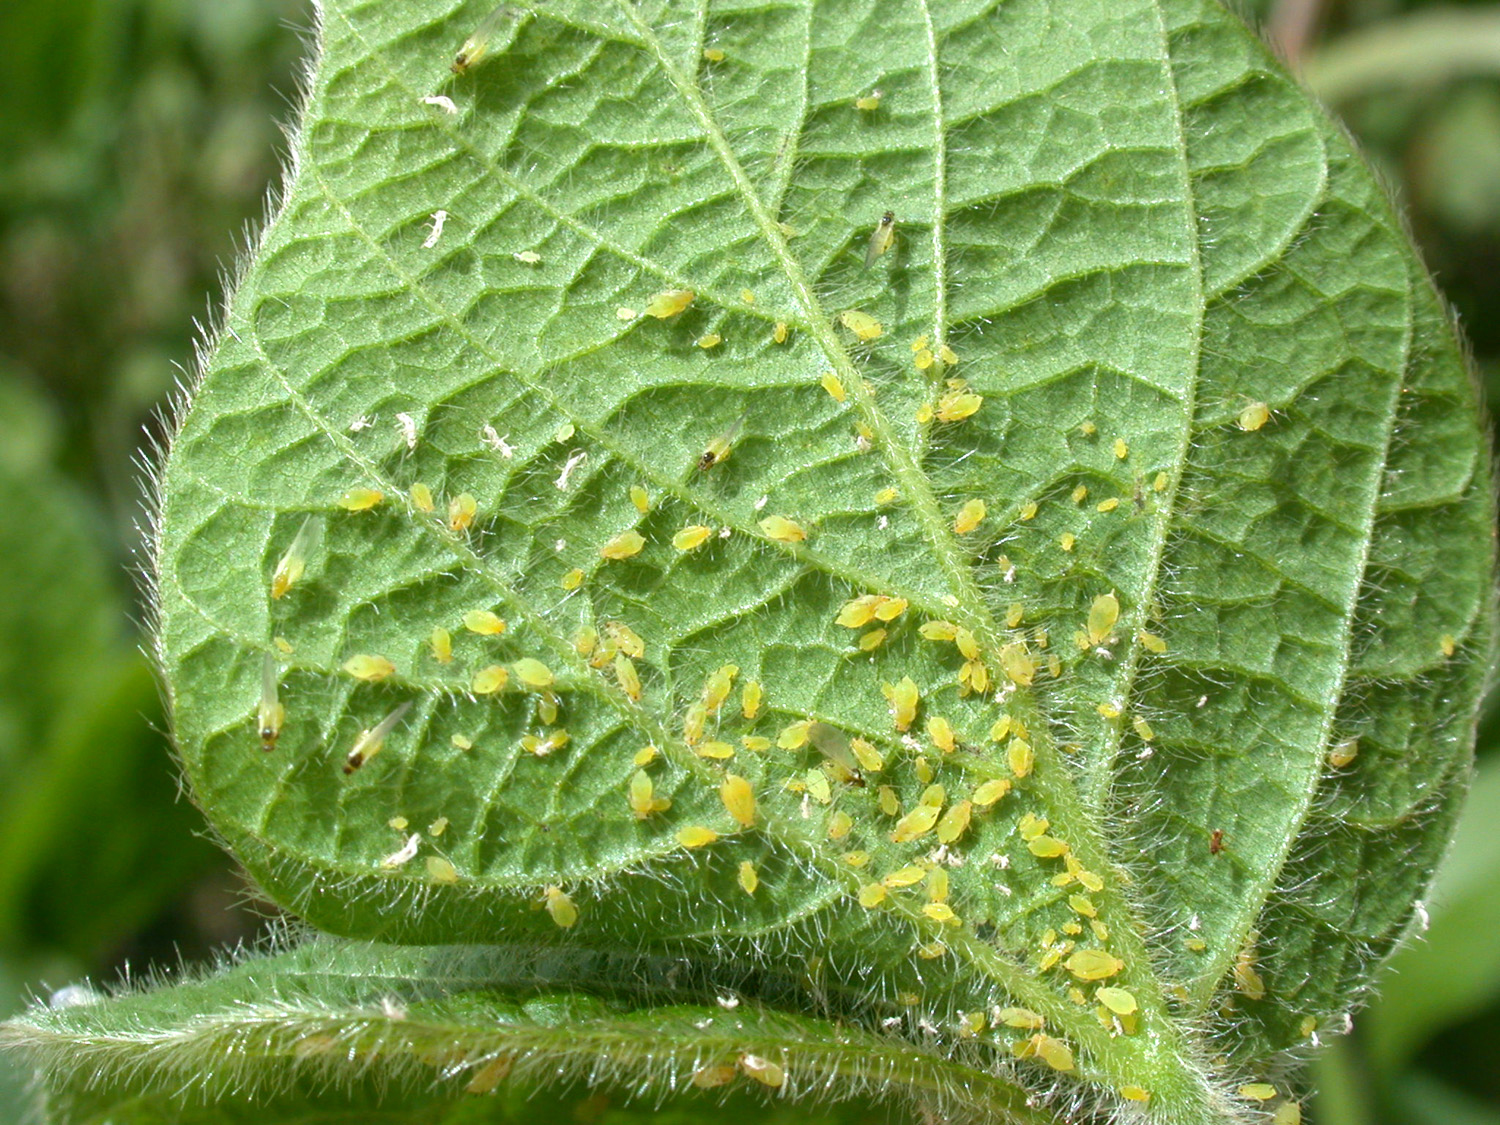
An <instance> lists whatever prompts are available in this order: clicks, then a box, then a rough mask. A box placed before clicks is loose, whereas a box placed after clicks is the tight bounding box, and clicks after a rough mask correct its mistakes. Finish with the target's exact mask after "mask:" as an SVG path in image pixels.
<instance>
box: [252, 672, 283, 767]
mask: <svg viewBox="0 0 1500 1125" xmlns="http://www.w3.org/2000/svg"><path fill="white" fill-rule="evenodd" d="M277 671H278V669H277V665H276V657H274V656H273V655H271V654H270V653H269V652H268V653H266V654H265V656H264V658H262V660H261V666H260V707H259V708H258V709H257V711H256V714H255V718H256V729H257V731H258V732H259V734H260V748H261V749H262V750H264V751H265V752H266V753H268V754H269V753H270V752H271V751H272V750H275V749H276V740H277V739H278V738H280V737H281V724H282V721H283V720H284V719H285V718H286V708H285V707H283V706H282V705H281V700H280V699H278V698H277V693H276V682H277V679H278V675H277Z"/></svg>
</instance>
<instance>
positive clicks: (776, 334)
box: [771, 320, 787, 344]
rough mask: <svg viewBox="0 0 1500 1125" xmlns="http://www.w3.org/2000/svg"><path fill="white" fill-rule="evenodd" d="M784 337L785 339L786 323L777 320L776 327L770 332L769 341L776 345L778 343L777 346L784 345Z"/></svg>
mask: <svg viewBox="0 0 1500 1125" xmlns="http://www.w3.org/2000/svg"><path fill="white" fill-rule="evenodd" d="M786 337H787V328H786V321H784V320H778V321H777V322H776V327H775V328H773V329H772V330H771V339H772V340H774V341H776V343H778V344H784V343H786Z"/></svg>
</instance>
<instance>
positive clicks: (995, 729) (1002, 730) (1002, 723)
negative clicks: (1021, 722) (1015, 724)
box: [990, 715, 1012, 742]
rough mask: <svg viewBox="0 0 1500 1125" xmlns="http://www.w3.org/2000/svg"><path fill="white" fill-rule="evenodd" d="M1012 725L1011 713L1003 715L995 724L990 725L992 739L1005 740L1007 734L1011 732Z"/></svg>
mask: <svg viewBox="0 0 1500 1125" xmlns="http://www.w3.org/2000/svg"><path fill="white" fill-rule="evenodd" d="M1011 726H1012V722H1011V717H1010V716H1009V715H1001V716H1000V717H999V718H998V719H996V720H995V725H994V726H992V727H990V741H991V742H1004V741H1005V738H1006V736H1007V735H1008V734H1010V728H1011Z"/></svg>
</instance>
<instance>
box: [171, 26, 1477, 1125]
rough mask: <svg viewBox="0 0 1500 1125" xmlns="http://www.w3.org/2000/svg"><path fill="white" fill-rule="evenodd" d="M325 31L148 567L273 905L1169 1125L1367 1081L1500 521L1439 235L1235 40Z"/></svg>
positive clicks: (1457, 773) (948, 30) (1004, 31)
mask: <svg viewBox="0 0 1500 1125" xmlns="http://www.w3.org/2000/svg"><path fill="white" fill-rule="evenodd" d="M492 14H493V15H494V18H493V19H490V18H489V17H491V16H492ZM322 15H323V24H322V27H321V31H320V37H319V43H318V56H317V62H316V66H315V69H314V72H313V77H312V82H311V88H310V92H309V96H308V100H307V104H306V107H305V109H304V113H303V117H302V120H301V123H300V126H299V128H298V131H297V133H296V135H295V138H294V167H293V172H292V175H291V177H290V179H289V181H288V184H287V186H286V191H285V198H284V200H283V201H282V203H281V205H280V207H279V208H278V210H277V212H276V215H275V217H274V219H273V221H272V222H271V224H270V226H269V227H268V229H267V231H266V233H265V235H264V237H263V239H262V240H261V242H260V243H259V245H258V246H257V247H256V250H255V254H254V256H253V259H252V260H251V262H250V264H249V266H248V268H247V270H246V271H245V273H244V275H243V277H242V278H241V282H240V285H239V288H238V291H237V293H236V294H235V297H234V299H233V302H232V304H231V307H230V309H229V311H228V314H227V318H226V320H225V323H224V325H223V328H222V330H221V332H220V333H219V334H218V335H217V336H216V338H215V340H214V342H213V346H212V348H211V349H210V352H209V355H208V357H207V363H206V369H205V374H204V378H203V380H202V382H201V383H200V384H199V385H198V386H197V387H196V388H195V393H194V396H193V401H192V404H191V407H190V408H189V409H188V410H187V411H186V413H185V414H184V416H183V418H182V424H181V429H180V431H179V433H178V434H177V437H176V440H175V443H174V446H173V450H172V453H171V456H170V458H169V459H168V462H167V464H166V467H165V472H164V489H163V496H162V508H161V527H160V536H159V542H158V544H157V578H158V584H159V586H158V593H159V631H158V650H159V657H160V660H161V663H162V666H163V668H164V671H165V675H166V680H167V683H168V687H169V691H170V695H171V702H172V706H173V721H174V724H175V729H176V734H177V738H178V744H179V747H180V751H181V755H182V759H183V763H184V765H185V768H186V771H187V774H188V777H189V779H190V781H191V783H192V787H193V791H194V793H195V795H196V798H197V800H198V801H199V802H200V803H201V805H202V806H203V808H204V810H205V812H206V813H207V815H208V817H209V819H210V821H211V823H212V824H213V826H214V828H215V830H216V831H217V832H218V833H219V834H220V835H221V836H222V838H223V839H224V841H225V842H226V843H227V844H228V845H229V846H230V847H231V848H232V849H233V851H234V852H235V854H236V855H237V856H238V857H239V858H240V859H241V861H242V862H243V863H244V864H245V866H246V867H247V868H248V869H249V871H250V872H251V873H252V874H253V875H254V876H255V877H256V878H257V879H258V880H259V881H260V883H261V885H262V886H263V887H264V889H265V891H266V893H267V894H269V895H270V896H271V897H273V898H274V899H276V900H277V901H278V902H280V903H282V904H284V905H285V906H287V907H289V908H290V909H292V910H293V911H296V912H298V913H300V914H302V915H303V916H305V917H306V918H308V919H309V920H310V921H312V922H313V923H314V924H316V925H318V926H320V927H323V928H326V929H328V930H332V931H335V932H338V933H342V934H348V935H357V936H363V937H370V938H376V937H378V938H382V939H385V940H389V941H395V942H406V943H452V942H463V941H493V940H495V939H496V937H497V935H503V936H504V938H505V939H506V940H507V941H513V942H518V943H523V944H527V943H534V944H535V945H537V946H539V947H547V946H550V945H554V944H555V945H558V946H561V947H567V948H574V949H611V948H621V947H623V948H628V949H639V950H647V951H659V952H663V953H671V954H673V955H678V954H681V955H685V956H692V957H694V958H707V957H712V959H713V964H714V965H716V966H718V970H716V971H727V969H726V968H725V967H726V966H740V967H742V968H743V970H744V971H753V972H756V973H765V974H769V975H770V976H771V977H772V978H774V979H777V980H787V979H792V980H796V981H798V982H800V983H799V985H798V987H797V989H794V990H792V991H791V992H790V993H787V992H780V993H778V994H777V996H778V1001H777V1002H778V1003H780V1004H781V1005H783V1006H784V1007H786V1008H790V1009H796V1008H802V1009H806V1010H810V1011H818V1012H823V1013H829V1014H833V1015H836V1016H838V1017H840V1018H843V1019H846V1020H849V1021H852V1022H853V1023H855V1024H858V1025H859V1026H861V1027H863V1028H865V1029H867V1030H870V1031H871V1032H872V1033H877V1032H878V1033H880V1034H885V1035H889V1036H892V1037H895V1038H901V1037H906V1038H908V1039H911V1040H913V1041H925V1040H924V1037H935V1038H936V1039H937V1040H938V1041H940V1042H942V1043H944V1044H946V1045H947V1046H948V1047H949V1048H950V1049H952V1050H954V1051H955V1052H967V1051H971V1050H972V1051H973V1052H974V1054H973V1056H972V1058H971V1064H972V1065H973V1066H974V1067H975V1069H976V1073H981V1072H982V1073H991V1074H1005V1075H1008V1076H1011V1080H1013V1081H1016V1082H1018V1083H1021V1084H1022V1085H1024V1086H1026V1087H1028V1088H1029V1089H1031V1090H1032V1091H1033V1092H1034V1093H1035V1095H1036V1096H1038V1097H1042V1096H1045V1095H1048V1094H1055V1093H1058V1092H1061V1091H1075V1092H1076V1090H1077V1089H1078V1086H1077V1083H1078V1082H1081V1083H1084V1084H1086V1085H1087V1086H1088V1087H1090V1088H1091V1089H1092V1092H1093V1093H1094V1094H1095V1096H1098V1097H1100V1098H1102V1099H1103V1100H1104V1102H1105V1103H1109V1102H1111V1101H1112V1100H1113V1099H1117V1098H1118V1099H1126V1100H1140V1099H1142V1098H1149V1099H1150V1105H1151V1106H1153V1107H1154V1109H1155V1112H1156V1113H1157V1114H1159V1115H1160V1117H1161V1119H1162V1120H1182V1121H1187V1120H1195V1121H1196V1120H1210V1119H1224V1120H1233V1119H1236V1118H1237V1117H1238V1116H1240V1115H1242V1114H1243V1113H1245V1112H1246V1110H1245V1109H1244V1108H1243V1106H1241V1105H1240V1104H1239V1103H1237V1102H1236V1101H1235V1099H1234V1098H1233V1097H1231V1096H1229V1095H1226V1094H1225V1093H1223V1091H1224V1090H1226V1089H1228V1090H1230V1091H1233V1090H1234V1089H1236V1088H1237V1086H1236V1083H1237V1082H1238V1081H1240V1080H1242V1079H1244V1078H1247V1077H1256V1076H1263V1075H1265V1074H1266V1073H1267V1071H1268V1068H1269V1067H1270V1066H1271V1065H1272V1060H1273V1058H1274V1057H1275V1056H1276V1055H1277V1054H1278V1053H1279V1052H1283V1051H1286V1050H1288V1049H1290V1048H1294V1047H1297V1046H1300V1045H1303V1044H1306V1043H1308V1042H1310V1041H1312V1040H1313V1039H1314V1038H1315V1037H1317V1036H1321V1035H1326V1034H1329V1033H1330V1032H1331V1031H1332V1030H1334V1029H1337V1028H1338V1027H1340V1026H1341V1025H1342V1017H1343V1015H1344V1013H1345V1012H1346V1011H1347V1009H1348V1007H1349V1005H1350V1004H1351V1003H1352V1002H1353V1000H1354V999H1355V997H1356V996H1357V995H1358V993H1359V992H1360V990H1361V989H1362V988H1364V987H1365V986H1366V985H1367V984H1368V982H1369V980H1370V977H1371V974H1372V972H1373V970H1374V968H1375V966H1376V964H1377V963H1378V962H1379V960H1380V959H1381V957H1382V956H1383V955H1384V954H1385V953H1386V952H1387V951H1388V950H1389V949H1390V948H1392V946H1393V945H1394V944H1395V943H1396V942H1397V941H1398V939H1399V937H1400V935H1401V934H1402V932H1403V931H1404V929H1405V928H1406V927H1407V925H1408V923H1409V921H1410V919H1411V916H1412V903H1413V901H1414V900H1415V899H1416V897H1417V896H1418V894H1419V893H1420V891H1421V889H1422V887H1423V886H1424V885H1425V883H1426V881H1427V879H1428V877H1429V875H1430V873H1431V870H1432V868H1433V866H1434V865H1435V863H1436V860H1437V857H1438V856H1439V855H1440V854H1441V852H1442V850H1443V847H1444V843H1445V840H1446V837H1447V834H1448V832H1449V829H1450V826H1451V822H1452V819H1453V815H1454V807H1455V801H1456V797H1457V794H1458V791H1459V789H1460V787H1461V783H1462V780H1463V778H1464V776H1465V773H1466V769H1467V761H1468V757H1469V752H1470V745H1471V741H1472V727H1473V715H1474V710H1475V707H1476V704H1477V700H1478V697H1479V694H1480V691H1481V687H1482V683H1483V677H1484V670H1485V665H1486V663H1487V659H1488V655H1489V652H1490V643H1491V621H1490V614H1489V593H1488V591H1489V583H1490V578H1491V573H1492V569H1493V560H1492V546H1491V544H1492V536H1491V534H1490V523H1489V521H1490V515H1491V499H1490V493H1489V479H1490V476H1489V469H1488V465H1487V460H1486V455H1485V449H1484V441H1483V438H1482V435H1481V429H1480V424H1479V420H1478V410H1477V405H1476V401H1475V395H1474V391H1473V388H1472V385H1471V382H1470V378H1469V374H1468V372H1467V370H1466V368H1465V365H1464V362H1463V359H1462V356H1461V352H1460V349H1459V346H1458V344H1457V342H1456V341H1455V339H1454V335H1453V331H1452V328H1451V326H1450V324H1449V322H1448V319H1447V317H1446V315H1445V314H1444V312H1443V309H1442V307H1441V304H1440V302H1439V300H1438V298H1437V297H1436V295H1435V294H1434V292H1433V290H1432V288H1431V285H1430V282H1429V281H1428V279H1427V278H1426V276H1425V274H1424V272H1423V271H1422V269H1421V267H1420V265H1419V264H1418V263H1417V261H1416V260H1415V257H1414V255H1413V253H1412V251H1411V249H1410V246H1409V245H1408V243H1407V241H1406V238H1405V236H1404V234H1403V232H1402V230H1401V228H1400V224H1399V222H1398V221H1397V220H1396V218H1395V216H1394V215H1393V214H1392V212H1391V209H1390V207H1389V205H1388V203H1387V201H1386V199H1385V197H1384V196H1383V194H1382V193H1381V191H1380V190H1379V189H1378V188H1377V186H1376V185H1375V183H1374V182H1373V180H1372V178H1371V176H1370V175H1369V173H1368V171H1367V170H1366V169H1365V168H1364V167H1363V166H1362V165H1361V164H1360V162H1359V160H1358V159H1357V158H1356V156H1355V155H1354V153H1353V152H1352V151H1351V148H1350V146H1349V144H1348V142H1347V141H1346V139H1345V138H1344V137H1343V135H1342V134H1341V133H1340V132H1339V130H1338V129H1337V128H1336V127H1334V126H1333V125H1331V124H1330V123H1329V122H1328V121H1327V119H1326V118H1325V117H1324V116H1323V115H1322V114H1321V113H1320V112H1319V111H1318V109H1317V108H1316V107H1315V106H1313V105H1312V104H1311V103H1310V102H1309V101H1308V99H1307V98H1306V96H1305V95H1304V94H1303V93H1302V92H1301V91H1300V90H1299V89H1298V88H1297V87H1296V86H1295V84H1294V83H1292V82H1291V81H1290V80H1289V79H1287V78H1286V76H1285V75H1284V74H1283V73H1282V72H1281V71H1280V70H1279V68H1278V67H1277V66H1276V65H1275V64H1274V63H1273V62H1272V61H1271V60H1270V58H1269V57H1268V55H1267V53H1266V52H1265V51H1264V49H1263V48H1262V47H1261V46H1260V45H1259V44H1258V43H1256V42H1255V41H1254V39H1253V38H1252V37H1251V36H1250V35H1249V34H1248V33H1247V32H1246V30H1245V29H1244V28H1243V27H1242V26H1241V25H1240V24H1239V23H1238V22H1236V21H1235V20H1234V19H1233V18H1231V17H1230V16H1228V15H1227V14H1226V13H1225V12H1224V11H1223V10H1222V9H1221V8H1219V7H1218V6H1217V5H1215V4H1212V3H1204V2H1194V0H1165V2H1161V3H1155V4H1151V3H1140V2H1136V0H1064V2H1063V3H1062V4H1061V5H1057V4H1052V5H1044V4H1038V3H1031V2H1012V3H1007V4H1004V5H995V4H989V3H981V2H974V3H961V2H950V3H938V2H935V0H928V2H923V0H913V2H909V3H895V4H892V3H881V4H875V3H873V0H871V2H867V3H859V2H850V3H841V4H836V5H835V4H812V3H786V4H780V5H776V6H774V7H770V8H765V7H761V8H754V9H743V8H738V7H733V8H731V7H716V6H707V5H705V6H703V7H700V8H696V9H693V10H691V11H689V10H686V9H684V8H682V7H681V6H679V5H667V4H650V3H648V4H641V5H639V6H637V5H634V4H631V3H628V2H626V0H618V2H616V3H605V2H602V0H599V2H578V3H563V2H559V3H547V4H541V5H537V6H535V7H534V8H531V9H524V10H517V11H511V10H508V9H504V10H501V11H500V12H498V13H492V11H491V5H489V4H488V3H484V4H477V3H470V4H421V5H418V4H414V3H400V2H385V3H381V4H378V5H372V4H356V3H352V2H331V3H329V4H327V5H326V7H325V8H324V10H323V13H322ZM481 26H482V27H483V28H484V29H485V35H486V36H488V38H483V39H482V41H481V42H479V43H476V44H471V45H470V47H469V48H468V49H466V51H465V56H466V58H467V59H468V60H469V61H470V62H471V63H472V65H468V66H466V67H463V68H461V69H463V71H464V72H463V73H461V74H459V75H457V76H456V77H455V76H454V75H452V74H450V73H449V69H448V67H449V62H450V60H451V59H452V58H453V55H454V51H455V48H456V46H457V45H458V44H459V43H460V42H462V41H463V40H464V38H465V36H467V35H469V34H470V33H471V32H472V31H474V29H476V28H479V27H481ZM480 55H484V56H486V57H484V58H478V56H480ZM887 211H889V212H891V213H892V215H893V217H894V221H895V228H894V237H893V238H889V239H888V237H887V236H888V235H889V234H890V231H889V228H887V229H886V231H885V232H884V233H881V229H880V223H881V221H882V216H883V214H884V213H885V212H887ZM887 243H889V244H888V245H887ZM882 249H884V253H881V250H882ZM695 466H696V467H695ZM268 668H269V669H270V672H271V679H272V681H273V682H274V683H275V684H276V694H275V699H274V700H273V699H272V698H270V697H269V696H268V695H267V692H266V689H265V688H264V687H263V677H264V674H265V671H266V669H268ZM752 683H754V684H756V685H760V689H761V690H763V693H764V695H763V699H762V700H761V701H759V702H758V703H757V701H756V695H755V690H756V689H752V688H751V687H750V685H751V684H752ZM746 692H749V693H750V694H749V695H748V696H747V695H746V694H745V693H746ZM278 707H280V708H284V711H285V716H284V721H281V722H279V723H278V722H277V721H276V718H277V716H278V714H279V712H278V710H277V709H278ZM407 708H409V709H407ZM262 713H264V715H265V716H267V718H266V719H264V720H263V719H262V718H261V715H262ZM262 727H265V728H267V730H266V736H265V738H264V741H265V743H266V745H268V746H270V747H271V750H270V752H264V751H263V750H262V749H261V744H262V741H263V739H262V737H261V735H260V728H262ZM362 732H365V733H362ZM272 735H274V736H275V737H272ZM856 740H859V741H856ZM354 751H358V752H357V753H353V752H354ZM376 751H379V753H376ZM351 756H352V760H351ZM346 762H348V763H349V765H351V766H352V765H355V764H358V765H359V768H358V769H356V770H353V771H352V772H345V768H344V767H345V763H346ZM734 778H739V779H743V781H736V780H733V779H734ZM752 799H753V802H754V804H753V807H752V804H751V801H752ZM668 802H670V805H668ZM924 810H935V811H924ZM939 815H940V816H941V818H942V819H941V820H939V819H938V817H939ZM1044 822H1045V823H1044ZM752 876H753V877H752ZM917 879H919V880H920V883H918V884H913V882H912V881H913V880H917ZM709 979H714V978H712V976H710V978H709ZM1014 1009H1025V1010H1026V1011H1027V1012H1029V1013H1032V1014H1034V1016H1035V1020H1033V1019H1032V1017H1031V1015H1019V1016H1018V1015H1016V1014H1015V1012H1014ZM1037 1021H1040V1024H1038V1022H1037ZM1018 1023H1019V1024H1023V1025H1024V1024H1031V1026H1019V1027H1018V1026H1016V1025H1017V1024H1018ZM965 1057H969V1056H965ZM1012 1057H1015V1058H1018V1059H1019V1061H1014V1062H1013V1061H1008V1060H1010V1059H1012ZM1206 1060H1214V1061H1206ZM1057 1071H1062V1072H1064V1073H1066V1074H1068V1075H1071V1076H1072V1077H1069V1078H1065V1079H1061V1081H1062V1082H1063V1085H1062V1086H1059V1085H1057V1082H1058V1081H1059V1079H1058V1076H1057V1074H1056V1072H1057ZM1075 1079H1076V1081H1075ZM1251 1090H1252V1091H1253V1092H1254V1093H1263V1092H1264V1091H1261V1090H1259V1089H1258V1088H1257V1087H1255V1086H1254V1085H1253V1084H1252V1086H1251ZM1285 1093H1286V1091H1285V1088H1284V1086H1283V1087H1282V1088H1280V1089H1278V1091H1277V1093H1276V1095H1274V1096H1275V1097H1281V1096H1284V1095H1285ZM1247 1097H1248V1095H1247ZM1271 1104H1273V1105H1274V1104H1275V1103H1274V1102H1273V1103H1271Z"/></svg>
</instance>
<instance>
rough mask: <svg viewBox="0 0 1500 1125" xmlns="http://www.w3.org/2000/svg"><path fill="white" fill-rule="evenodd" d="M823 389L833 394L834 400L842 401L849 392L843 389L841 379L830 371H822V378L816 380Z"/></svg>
mask: <svg viewBox="0 0 1500 1125" xmlns="http://www.w3.org/2000/svg"><path fill="white" fill-rule="evenodd" d="M818 382H819V383H821V384H822V386H823V389H824V390H825V391H827V392H828V393H829V394H830V395H832V396H833V401H834V402H843V401H844V399H846V398H848V397H849V392H847V391H846V390H844V384H843V381H842V380H841V379H840V378H839V377H838V376H837V375H835V374H834V373H833V372H832V371H825V372H823V378H821V379H819V380H818Z"/></svg>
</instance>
